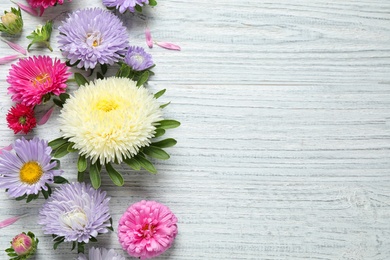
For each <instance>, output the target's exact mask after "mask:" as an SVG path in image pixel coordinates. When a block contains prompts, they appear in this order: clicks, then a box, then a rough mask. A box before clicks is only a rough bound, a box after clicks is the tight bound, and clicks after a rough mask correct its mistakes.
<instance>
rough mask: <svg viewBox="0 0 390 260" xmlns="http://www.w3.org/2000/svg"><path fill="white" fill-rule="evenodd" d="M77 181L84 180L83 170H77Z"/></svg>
mask: <svg viewBox="0 0 390 260" xmlns="http://www.w3.org/2000/svg"><path fill="white" fill-rule="evenodd" d="M77 181H78V182H83V181H84V172H78V173H77Z"/></svg>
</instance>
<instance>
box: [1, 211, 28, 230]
mask: <svg viewBox="0 0 390 260" xmlns="http://www.w3.org/2000/svg"><path fill="white" fill-rule="evenodd" d="M24 216H27V214H24V215H20V216H16V217H11V218H7V219H5V220H3V221H1V222H0V228H5V227H8V226H9V225H12V224H13V223H15V222H16V221H18V220H19V219H20V218H22V217H24Z"/></svg>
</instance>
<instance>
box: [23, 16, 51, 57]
mask: <svg viewBox="0 0 390 260" xmlns="http://www.w3.org/2000/svg"><path fill="white" fill-rule="evenodd" d="M52 30H53V21H47V22H46V24H45V25H43V26H42V25H40V26H38V27H37V28H36V29H35V30H34V31H33V32H32V33H31V34H30V35H28V36H27V37H26V38H27V39H29V40H31V43H30V44H29V45H28V46H27V50H29V49H30V47H31V46H32V45H33V44H36V43H41V44H44V45H45V46H46V47H47V48H48V49H49V50H50V51H53V49H52V48H51V46H50V36H51V32H52Z"/></svg>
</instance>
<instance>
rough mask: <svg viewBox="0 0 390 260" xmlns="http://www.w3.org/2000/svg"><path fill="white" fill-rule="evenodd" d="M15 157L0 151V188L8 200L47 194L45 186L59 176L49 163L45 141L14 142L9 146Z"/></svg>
mask: <svg viewBox="0 0 390 260" xmlns="http://www.w3.org/2000/svg"><path fill="white" fill-rule="evenodd" d="M12 146H13V150H14V151H15V154H14V153H12V151H11V152H9V151H2V153H1V154H0V188H6V189H8V194H9V196H10V197H13V198H17V197H21V196H23V195H25V194H26V195H30V194H38V193H39V191H41V190H42V189H43V190H45V191H47V190H48V187H47V186H46V184H51V183H53V182H54V177H55V176H59V175H61V174H62V171H61V170H55V169H54V168H55V167H56V166H57V163H56V162H51V159H52V158H51V156H50V153H51V151H52V149H51V147H50V146H48V144H47V141H45V140H40V139H39V138H38V137H34V138H33V139H32V140H29V141H28V140H26V139H24V138H23V137H22V139H18V140H16V141H15V142H14V143H13V145H12Z"/></svg>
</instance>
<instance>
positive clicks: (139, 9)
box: [134, 0, 157, 13]
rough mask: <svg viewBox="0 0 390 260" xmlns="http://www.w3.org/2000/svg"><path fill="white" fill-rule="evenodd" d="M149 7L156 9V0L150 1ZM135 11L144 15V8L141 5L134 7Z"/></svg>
mask: <svg viewBox="0 0 390 260" xmlns="http://www.w3.org/2000/svg"><path fill="white" fill-rule="evenodd" d="M149 5H150V6H151V7H154V6H156V5H157V1H156V0H149ZM134 9H135V10H136V11H137V12H139V13H142V6H141V5H136V6H135V7H134Z"/></svg>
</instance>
